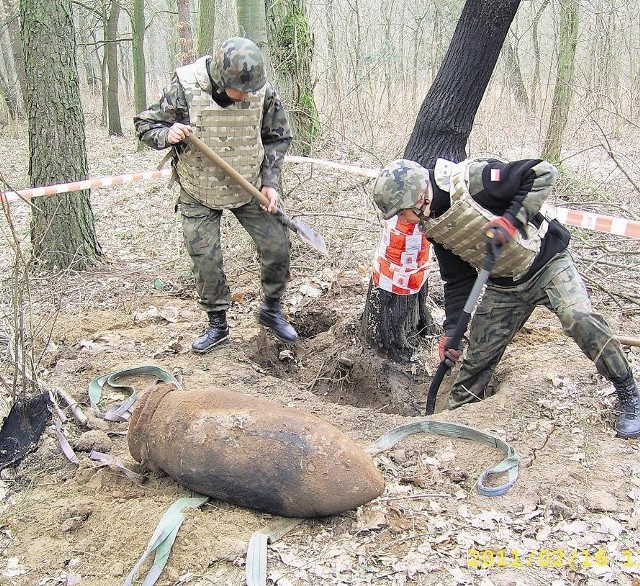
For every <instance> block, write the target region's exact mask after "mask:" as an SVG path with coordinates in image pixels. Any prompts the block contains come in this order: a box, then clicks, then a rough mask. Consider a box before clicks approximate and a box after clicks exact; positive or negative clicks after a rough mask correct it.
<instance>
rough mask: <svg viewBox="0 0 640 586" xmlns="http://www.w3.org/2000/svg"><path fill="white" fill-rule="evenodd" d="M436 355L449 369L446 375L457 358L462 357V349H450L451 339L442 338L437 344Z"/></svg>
mask: <svg viewBox="0 0 640 586" xmlns="http://www.w3.org/2000/svg"><path fill="white" fill-rule="evenodd" d="M438 355H439V356H440V362H444V363H445V364H446V365H447V366H448V367H449V370H448V371H447V374H450V373H451V369H452V368H453V366H454V365H455V363H456V362H457V360H458V358H460V356H462V348H452V347H451V338H450V337H449V336H443V337H442V338H441V339H440V343H439V344H438Z"/></svg>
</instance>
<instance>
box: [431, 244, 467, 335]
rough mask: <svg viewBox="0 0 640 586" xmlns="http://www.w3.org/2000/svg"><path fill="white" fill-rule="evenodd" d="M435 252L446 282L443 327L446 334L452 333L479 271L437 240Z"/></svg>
mask: <svg viewBox="0 0 640 586" xmlns="http://www.w3.org/2000/svg"><path fill="white" fill-rule="evenodd" d="M432 244H433V252H434V253H435V255H436V258H437V259H438V266H439V267H440V276H441V278H442V281H443V283H444V312H445V320H444V324H443V328H444V331H445V335H451V334H452V333H453V330H455V328H456V324H457V323H458V320H459V319H460V315H461V314H462V310H463V309H464V304H465V303H466V301H467V298H468V297H469V294H470V293H471V290H472V289H473V284H474V283H475V280H476V277H477V276H478V273H477V272H476V270H475V269H474V268H473V267H472V266H471V265H470V264H469V263H467V262H465V261H464V260H462V259H461V258H460V257H459V256H457V255H455V254H453V252H451V251H450V250H447V249H446V248H444V247H443V246H442V245H441V244H438V243H437V242H432Z"/></svg>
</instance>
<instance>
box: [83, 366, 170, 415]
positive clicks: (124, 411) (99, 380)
mask: <svg viewBox="0 0 640 586" xmlns="http://www.w3.org/2000/svg"><path fill="white" fill-rule="evenodd" d="M138 375H152V376H155V377H156V379H159V380H161V381H164V382H165V383H170V384H174V385H176V386H177V387H181V386H182V385H181V384H180V382H179V381H178V380H177V379H176V378H175V377H174V376H173V375H172V374H171V373H170V372H167V371H166V370H164V369H163V368H160V367H159V366H150V365H147V366H137V367H135V368H127V369H126V370H117V371H115V372H110V373H109V374H105V375H103V376H99V377H96V378H94V379H93V380H92V381H91V382H90V383H89V401H90V402H91V407H93V410H94V411H95V413H96V415H98V417H102V418H103V419H106V420H107V421H127V420H128V419H129V414H130V412H131V408H132V407H133V404H134V403H135V402H136V400H137V398H138V396H137V394H136V392H135V389H134V388H133V387H132V386H130V385H125V384H120V383H119V382H118V381H119V380H120V379H121V378H124V377H126V376H138ZM105 384H108V385H109V386H111V387H114V388H117V389H122V390H123V391H125V392H127V393H129V397H127V400H126V401H125V402H124V403H122V405H118V406H116V407H110V408H109V409H107V410H106V411H104V412H103V411H101V410H100V408H99V407H98V403H100V399H101V398H102V387H103V386H104V385H105Z"/></svg>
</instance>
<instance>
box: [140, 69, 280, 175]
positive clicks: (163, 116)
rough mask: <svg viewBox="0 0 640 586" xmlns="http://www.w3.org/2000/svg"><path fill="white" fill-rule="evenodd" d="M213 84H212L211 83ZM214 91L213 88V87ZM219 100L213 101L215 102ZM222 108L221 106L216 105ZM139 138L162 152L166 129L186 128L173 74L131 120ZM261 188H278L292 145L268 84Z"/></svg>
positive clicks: (179, 90) (165, 145)
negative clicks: (176, 125) (154, 99)
mask: <svg viewBox="0 0 640 586" xmlns="http://www.w3.org/2000/svg"><path fill="white" fill-rule="evenodd" d="M212 83H213V82H212ZM214 87H215V85H214ZM218 98H219V97H218V96H215V94H214V99H215V100H216V101H218ZM218 103H220V104H221V105H222V106H223V107H224V103H221V102H220V101H219V102H218ZM133 122H134V125H135V129H136V134H137V136H138V138H139V139H140V140H141V141H142V142H143V143H145V144H146V145H148V146H150V147H151V148H154V149H158V150H160V149H165V148H168V147H170V146H172V145H170V144H168V143H167V135H168V134H169V127H170V126H171V125H172V124H173V123H174V122H180V123H181V124H189V107H188V105H187V98H186V96H185V93H184V89H183V88H182V85H181V84H180V82H179V81H178V78H177V76H176V75H175V74H174V76H173V79H172V80H171V84H170V85H169V87H167V88H165V89H164V91H163V93H162V96H161V97H160V99H159V100H158V101H157V102H156V103H154V104H152V105H151V106H150V107H149V108H148V109H147V110H145V111H144V112H141V113H140V114H138V115H137V116H136V117H135V118H134V119H133ZM261 136H262V144H263V146H264V160H263V162H262V169H261V174H262V185H263V186H267V187H274V188H277V187H278V179H279V177H280V171H281V170H282V165H283V163H284V156H285V154H286V152H287V149H288V148H289V144H290V143H291V126H290V125H289V119H288V117H287V113H286V111H285V109H284V106H283V105H282V102H281V101H280V98H279V97H278V94H277V92H276V90H275V88H274V87H273V84H272V83H271V82H270V81H267V86H266V95H265V99H264V108H263V118H262V131H261Z"/></svg>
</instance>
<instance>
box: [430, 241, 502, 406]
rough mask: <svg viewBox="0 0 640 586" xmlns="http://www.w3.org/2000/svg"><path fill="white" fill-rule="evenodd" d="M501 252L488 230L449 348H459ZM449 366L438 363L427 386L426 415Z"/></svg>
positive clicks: (499, 245)
mask: <svg viewBox="0 0 640 586" xmlns="http://www.w3.org/2000/svg"><path fill="white" fill-rule="evenodd" d="M501 252H502V245H501V244H499V243H498V241H497V240H495V232H494V231H493V230H489V231H488V232H487V256H486V257H485V259H484V264H483V265H482V270H481V271H480V272H479V273H478V276H477V277H476V280H475V282H474V284H473V288H472V289H471V293H469V297H468V298H467V301H466V303H465V304H464V308H463V309H462V315H461V316H460V319H459V320H458V323H457V324H456V329H455V330H454V331H453V334H452V335H451V341H450V342H449V348H459V347H460V342H461V340H462V337H463V336H464V334H465V332H466V331H467V325H468V324H469V320H470V319H471V312H472V311H473V308H474V307H475V305H476V301H478V297H480V293H481V292H482V288H483V287H484V286H485V284H486V282H487V281H488V280H489V275H491V271H492V269H493V265H494V264H496V261H497V260H498V257H499V256H500V253H501ZM449 368H450V367H449V366H447V363H446V359H445V360H443V361H442V362H441V363H440V366H438V370H436V374H435V376H434V377H433V379H432V380H431V384H430V385H429V391H428V392H427V408H426V414H427V415H433V411H434V410H435V407H436V396H437V395H438V389H439V388H440V383H442V379H443V378H444V376H445V374H447V372H448V371H449Z"/></svg>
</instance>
